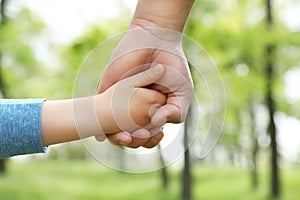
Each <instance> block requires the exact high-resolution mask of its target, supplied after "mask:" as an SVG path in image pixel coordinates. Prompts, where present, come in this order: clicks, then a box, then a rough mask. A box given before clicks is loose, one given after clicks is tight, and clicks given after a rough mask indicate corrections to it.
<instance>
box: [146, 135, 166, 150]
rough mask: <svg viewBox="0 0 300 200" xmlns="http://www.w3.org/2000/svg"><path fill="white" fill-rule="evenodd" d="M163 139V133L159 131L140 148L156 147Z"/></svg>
mask: <svg viewBox="0 0 300 200" xmlns="http://www.w3.org/2000/svg"><path fill="white" fill-rule="evenodd" d="M163 137H164V133H163V131H159V132H158V133H156V134H155V135H153V136H152V137H151V138H150V139H149V140H148V141H147V142H146V143H145V144H143V145H142V146H143V147H145V148H149V149H150V148H153V147H155V146H156V145H158V143H160V141H161V140H162V139H163Z"/></svg>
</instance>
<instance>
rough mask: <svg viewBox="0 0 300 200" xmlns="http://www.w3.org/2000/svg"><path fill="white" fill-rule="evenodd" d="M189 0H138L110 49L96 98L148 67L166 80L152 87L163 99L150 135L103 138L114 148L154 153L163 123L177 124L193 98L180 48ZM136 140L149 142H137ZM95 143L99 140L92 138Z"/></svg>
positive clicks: (187, 70)
mask: <svg viewBox="0 0 300 200" xmlns="http://www.w3.org/2000/svg"><path fill="white" fill-rule="evenodd" d="M193 3H194V0H164V1H161V0H151V1H149V0H139V1H138V5H137V9H136V12H135V16H134V18H133V20H132V23H131V25H130V27H129V31H128V32H127V33H126V35H125V36H124V38H123V39H122V41H121V42H120V43H119V45H118V46H117V48H116V49H115V51H114V53H113V55H112V57H111V60H110V63H109V65H108V68H107V69H106V71H105V73H104V76H103V79H102V81H101V83H100V87H99V92H100V93H101V92H103V91H105V90H106V89H107V88H109V87H110V86H111V85H113V84H114V83H116V82H118V81H119V80H121V79H123V78H125V77H126V76H130V75H133V74H135V73H138V72H140V71H143V70H145V69H146V68H148V67H149V66H151V65H155V64H162V65H163V66H165V74H164V76H163V77H162V79H160V80H159V81H157V82H156V83H155V84H153V85H152V86H151V88H152V89H156V90H158V91H160V92H162V93H164V94H166V95H167V102H166V105H164V106H163V107H161V108H160V109H159V110H158V111H157V112H156V113H155V114H154V116H153V118H152V124H153V125H154V126H155V127H156V128H154V129H151V130H147V129H139V130H138V131H137V132H135V133H132V135H131V134H129V133H126V132H121V133H117V134H114V135H110V136H108V139H109V140H110V141H111V142H112V143H113V144H116V145H124V146H128V147H139V146H143V147H148V148H151V147H154V146H155V145H157V144H158V143H159V141H160V140H161V139H162V137H163V133H162V131H159V132H158V133H157V131H158V130H160V127H161V126H162V125H163V124H164V123H165V122H172V123H179V122H182V121H183V120H184V119H185V117H186V114H187V110H188V106H189V102H190V99H191V97H192V94H193V84H192V80H191V76H190V72H189V69H188V65H187V61H186V59H185V56H184V53H183V50H182V46H181V39H182V35H181V32H182V31H183V28H184V25H185V23H186V20H187V17H188V15H189V12H190V10H191V8H192V6H193ZM135 135H142V137H143V138H145V137H148V138H149V139H148V141H146V142H145V140H143V141H140V140H139V138H138V137H135ZM96 138H97V139H98V140H99V141H102V140H103V139H104V138H103V137H101V136H98V137H96Z"/></svg>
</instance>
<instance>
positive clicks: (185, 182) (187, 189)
mask: <svg viewBox="0 0 300 200" xmlns="http://www.w3.org/2000/svg"><path fill="white" fill-rule="evenodd" d="M191 110H192V104H191V105H190V108H189V111H188V115H187V118H186V121H185V123H184V137H183V144H184V149H185V152H184V168H183V175H182V200H191V199H192V177H191V163H190V151H189V148H188V145H189V134H188V129H189V126H190V125H191V124H192V123H191V122H192V120H193V119H192V116H191Z"/></svg>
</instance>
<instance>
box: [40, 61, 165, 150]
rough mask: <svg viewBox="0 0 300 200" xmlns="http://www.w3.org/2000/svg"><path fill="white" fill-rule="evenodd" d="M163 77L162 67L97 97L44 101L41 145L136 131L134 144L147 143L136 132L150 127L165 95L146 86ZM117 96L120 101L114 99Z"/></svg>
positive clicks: (115, 85) (158, 66) (113, 87)
mask: <svg viewBox="0 0 300 200" xmlns="http://www.w3.org/2000/svg"><path fill="white" fill-rule="evenodd" d="M163 74H164V67H163V66H162V65H157V66H155V67H152V68H150V69H148V70H147V71H145V72H142V73H139V74H137V75H134V76H131V77H129V78H126V79H124V80H122V81H120V82H118V83H117V84H114V85H113V86H111V87H110V88H109V89H107V90H106V91H105V92H103V93H101V94H99V95H95V96H90V97H84V98H80V99H67V100H57V101H46V102H44V104H43V107H42V120H41V122H42V141H43V145H45V146H49V145H52V144H58V143H63V142H69V141H74V140H79V139H80V138H87V137H91V136H95V135H99V134H107V135H110V134H115V133H118V132H121V131H123V132H136V134H137V135H136V137H138V138H139V139H138V141H137V142H144V141H145V140H148V138H146V139H145V138H143V137H141V135H140V132H139V131H136V130H138V129H140V128H142V127H147V129H151V128H153V125H152V124H151V117H152V116H151V115H153V113H154V112H155V111H156V110H157V109H159V107H161V106H162V105H164V104H165V102H166V96H165V95H164V94H161V93H160V92H158V91H155V90H151V89H147V88H145V87H146V86H148V85H150V84H152V83H154V82H156V81H158V80H159V79H160V78H161V77H162V76H163ZM120 93H121V94H120ZM119 94H120V95H122V98H117V100H116V98H115V97H116V95H119ZM120 105H121V106H120ZM123 105H126V106H123ZM58 113H59V114H58ZM118 120H119V121H118ZM120 120H121V121H120Z"/></svg>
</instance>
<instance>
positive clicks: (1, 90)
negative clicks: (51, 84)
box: [0, 0, 7, 174]
mask: <svg viewBox="0 0 300 200" xmlns="http://www.w3.org/2000/svg"><path fill="white" fill-rule="evenodd" d="M6 5H7V1H6V0H1V4H0V6H1V7H0V14H1V19H0V20H1V21H0V31H1V29H2V27H3V26H4V24H5V22H6V19H7V18H6ZM1 51H2V49H0V94H1V96H2V97H3V98H7V95H6V85H5V83H4V81H3V79H4V76H3V73H2V52H1ZM1 96H0V97H1ZM4 172H5V160H3V159H0V174H2V173H4Z"/></svg>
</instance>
